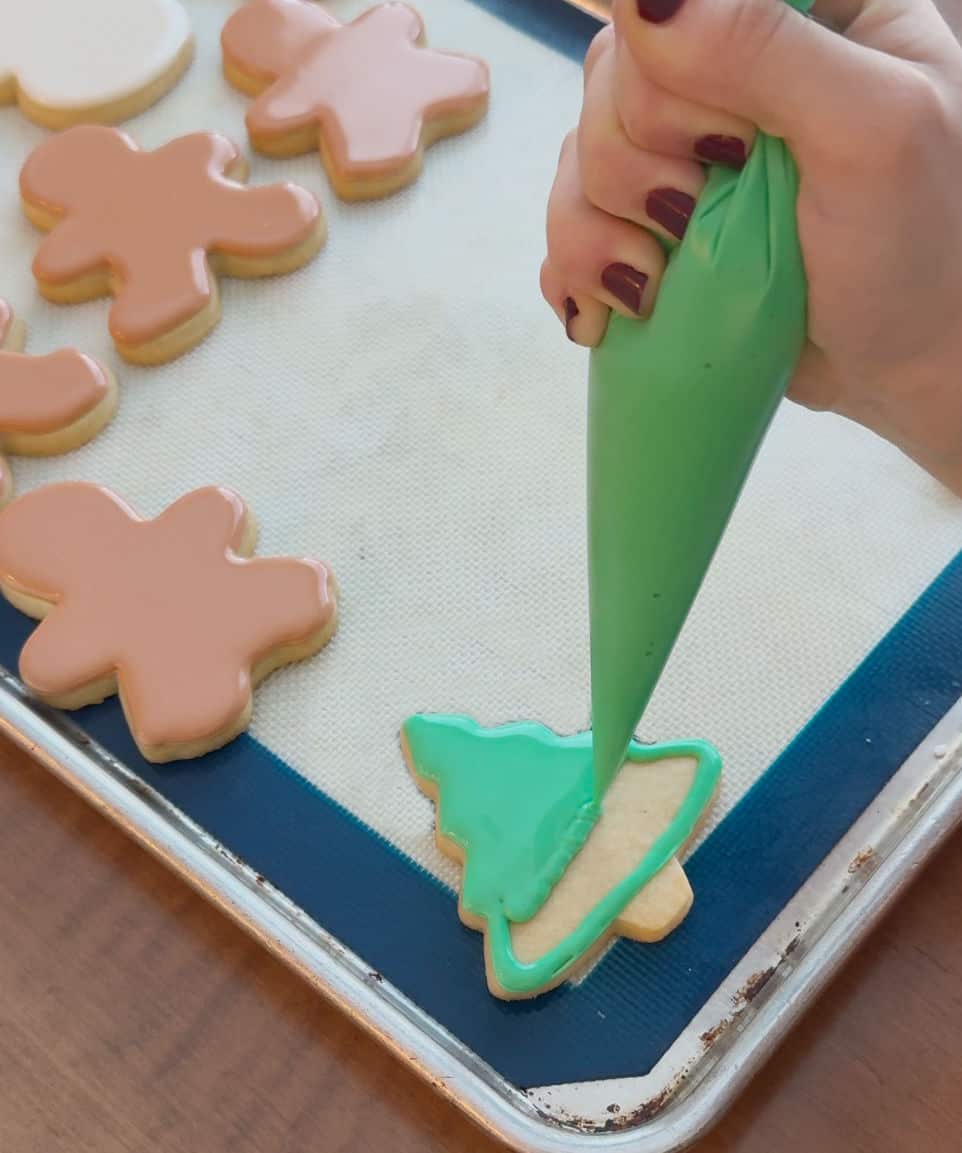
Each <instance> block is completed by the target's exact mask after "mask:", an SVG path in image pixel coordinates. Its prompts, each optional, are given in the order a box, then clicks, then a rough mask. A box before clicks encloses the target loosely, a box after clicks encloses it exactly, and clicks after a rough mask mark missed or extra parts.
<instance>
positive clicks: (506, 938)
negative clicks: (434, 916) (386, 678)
mask: <svg viewBox="0 0 962 1153" xmlns="http://www.w3.org/2000/svg"><path fill="white" fill-rule="evenodd" d="M401 745H402V750H403V752H404V756H405V759H406V760H407V762H408V765H409V767H410V769H411V771H412V772H413V774H414V777H415V780H416V781H417V783H418V785H419V787H420V788H421V789H422V790H423V791H424V792H425V793H426V794H427V795H428V796H429V797H431V798H432V799H433V800H434V801H435V803H436V805H437V814H436V815H437V825H436V832H437V839H438V846H439V847H440V849H441V851H442V852H444V853H445V854H447V855H448V856H450V857H453V858H454V859H455V860H456V861H459V862H460V863H461V864H462V866H463V869H464V872H463V876H462V881H461V892H460V898H459V901H458V912H459V914H460V917H461V920H462V921H464V923H465V924H466V925H469V926H471V928H473V929H477V930H479V931H481V932H483V933H484V935H485V967H486V970H487V978H488V987H489V989H490V990H491V992H492V993H493V994H494V995H495V996H497V997H501V998H504V999H506V1000H513V999H517V998H521V997H534V996H537V994H539V993H543V992H544V991H546V990H547V989H551V988H553V987H554V986H555V985H558V984H560V982H562V981H563V980H565V978H567V977H569V976H571V975H572V974H573V973H576V972H577V971H578V970H579V969H580V968H582V967H584V965H586V964H587V963H588V962H589V961H590V960H591V959H592V958H593V957H594V956H596V955H597V953H598V952H599V951H600V950H601V949H603V948H604V946H605V945H606V944H607V943H608V941H610V940H611V939H612V937H615V936H622V937H630V938H632V939H634V940H637V941H658V940H661V938H662V937H664V936H665V935H666V934H668V933H670V932H671V930H672V929H674V928H675V927H676V926H677V925H678V924H679V923H680V922H681V921H682V920H683V919H684V917H685V915H686V913H687V912H688V910H689V908H690V907H691V902H692V892H691V887H690V886H689V884H688V879H687V878H686V876H685V872H684V870H683V869H682V867H681V865H680V864H679V863H678V860H677V855H678V853H680V852H681V850H682V849H683V848H684V846H685V844H686V842H687V841H688V840H689V839H690V838H691V836H692V834H693V833H694V831H695V829H696V828H697V825H698V823H699V821H700V820H701V818H702V816H703V814H704V812H705V810H706V809H707V807H708V805H709V803H710V802H711V799H712V796H713V795H714V792H715V788H716V786H717V783H718V779H719V774H720V772H721V761H720V758H719V756H718V753H717V752H716V751H715V750H714V749H713V748H712V747H711V745H707V744H705V743H704V742H702V741H685V742H678V743H672V744H666V745H651V746H648V745H640V744H632V746H631V749H630V750H629V756H628V760H627V761H626V762H625V764H624V767H623V768H622V770H621V772H620V774H619V775H618V776H617V778H616V779H615V781H614V783H613V784H612V786H611V788H610V789H609V790H608V792H607V794H606V795H605V797H604V799H603V801H602V802H601V803H600V804H599V803H598V802H596V801H595V800H594V798H593V794H592V789H593V772H592V755H591V734H590V733H581V734H579V735H578V736H574V737H559V736H557V735H556V734H554V733H552V732H551V731H550V730H548V729H546V728H544V727H543V726H541V725H534V724H515V725H505V726H503V727H501V728H495V729H485V728H482V727H481V726H479V725H477V724H475V723H474V721H471V720H469V719H468V718H466V717H453V716H416V717H411V718H410V719H409V720H408V721H407V722H406V723H405V725H404V727H403V729H402V733H401Z"/></svg>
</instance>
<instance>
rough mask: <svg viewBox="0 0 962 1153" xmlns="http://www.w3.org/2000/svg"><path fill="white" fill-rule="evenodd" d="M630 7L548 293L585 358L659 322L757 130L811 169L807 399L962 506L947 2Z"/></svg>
mask: <svg viewBox="0 0 962 1153" xmlns="http://www.w3.org/2000/svg"><path fill="white" fill-rule="evenodd" d="M816 13H817V15H818V16H819V17H820V19H822V20H824V21H826V22H828V23H831V25H832V26H833V29H838V31H835V30H832V29H830V28H829V27H826V26H823V25H822V24H820V23H818V22H816V21H815V20H811V19H806V18H805V17H803V16H801V15H800V14H799V13H797V12H795V11H794V10H792V9H791V8H789V6H788V5H787V4H786V3H784V0H615V11H614V26H613V27H611V28H608V29H605V31H603V32H602V33H601V34H600V35H599V36H598V37H597V38H596V39H595V41H594V43H593V44H592V46H591V48H590V50H589V52H588V56H587V58H586V62H585V97H584V107H583V111H582V116H581V121H580V124H579V126H578V129H577V131H576V132H575V133H573V134H572V135H571V136H569V137H568V138H567V140H566V141H565V144H564V147H563V149H562V153H561V160H560V163H559V169H558V176H557V179H556V181H555V185H554V188H553V190H552V194H551V199H550V203H549V208H548V257H547V259H546V261H545V263H544V266H543V269H542V277H541V281H542V290H543V292H544V295H545V297H546V299H547V300H548V302H549V303H550V304H551V306H552V307H553V308H554V309H555V311H556V312H557V313H558V316H559V318H560V319H561V320H562V321H563V322H564V323H565V326H566V328H567V331H568V335H569V336H570V337H571V338H572V339H573V340H575V341H577V342H578V343H579V344H584V345H595V344H597V343H598V342H599V341H600V340H601V338H602V336H603V335H604V332H605V328H606V325H607V321H608V315H609V311H610V309H612V308H614V309H616V310H617V311H618V312H620V313H622V314H624V315H628V316H631V315H639V316H646V315H648V314H649V313H650V311H651V310H652V308H654V307H656V301H657V292H658V285H659V281H660V279H661V275H662V273H663V271H664V266H665V256H664V251H663V249H662V246H661V245H660V244H659V242H658V240H656V238H655V234H660V235H661V236H662V237H667V238H676V239H677V238H679V237H680V236H681V235H683V233H684V229H685V226H686V224H687V221H688V219H690V216H691V213H692V211H693V209H694V205H695V200H696V199H697V196H698V194H699V193H700V191H701V189H702V187H703V185H704V181H705V172H704V167H703V162H717V163H727V164H729V165H731V166H735V167H738V166H740V165H741V164H743V163H744V161H745V158H746V156H747V155H748V153H749V151H750V149H751V147H752V144H753V141H754V138H755V133H756V127H755V126H758V127H760V128H761V129H763V130H764V131H766V132H768V133H770V134H772V135H775V136H781V137H783V138H784V139H785V140H786V141H787V143H788V145H789V147H790V148H791V151H792V153H793V155H794V157H795V160H796V162H797V164H798V166H799V171H800V176H801V185H800V192H799V200H798V222H799V235H800V240H801V245H802V252H803V256H804V260H805V268H806V273H807V277H808V284H809V332H808V336H809V340H808V344H807V346H806V348H805V350H804V352H803V354H802V357H801V360H800V362H799V365H798V368H797V370H796V373H795V376H794V378H793V380H792V383H791V386H790V389H789V395H790V396H791V397H792V398H793V399H794V400H797V401H799V402H801V403H803V404H806V405H808V406H810V407H812V408H820V409H832V410H834V411H837V412H839V413H841V414H843V415H845V416H848V417H850V418H851V419H853V420H857V421H859V422H860V423H862V424H864V425H866V426H868V427H869V428H872V429H874V430H875V431H876V432H878V433H880V434H881V435H883V436H885V437H887V438H888V439H889V440H891V441H893V442H894V443H895V444H897V445H898V446H899V447H900V448H902V449H903V450H904V451H905V452H906V453H908V454H909V455H910V456H912V457H913V458H914V459H915V460H917V461H918V462H919V463H920V464H922V465H923V467H925V468H927V469H928V470H929V471H930V472H932V473H933V474H934V475H935V476H937V477H939V478H940V479H941V480H942V481H943V482H945V483H946V484H948V485H949V486H950V487H952V488H954V489H955V491H956V492H958V493H959V494H960V495H962V49H960V47H959V44H958V42H957V41H956V39H955V37H954V36H953V34H952V33H951V31H950V30H949V28H948V27H947V25H946V24H945V23H944V22H943V20H942V18H941V16H940V15H939V13H938V12H937V10H936V9H935V7H934V6H933V5H932V3H931V2H930V0H819V3H817V4H816Z"/></svg>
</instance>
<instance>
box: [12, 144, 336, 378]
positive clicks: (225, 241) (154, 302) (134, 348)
mask: <svg viewBox="0 0 962 1153" xmlns="http://www.w3.org/2000/svg"><path fill="white" fill-rule="evenodd" d="M245 171H246V168H245V165H244V162H243V159H242V157H241V155H240V153H239V152H238V151H237V149H236V148H235V146H234V145H233V144H232V143H231V142H230V141H229V140H227V139H226V138H225V137H223V136H218V135H216V134H214V133H209V132H197V133H193V134H192V135H190V136H181V137H179V138H178V139H176V140H172V141H171V142H170V143H169V144H165V145H164V146H163V147H162V148H158V149H156V150H155V151H153V152H146V151H141V149H139V148H138V147H137V145H136V144H135V143H134V142H133V141H132V140H131V139H130V137H129V136H127V135H126V134H125V133H123V132H121V131H120V130H119V129H116V128H104V127H100V126H98V125H81V126H79V127H77V128H71V129H68V131H66V132H61V133H60V134H59V135H57V136H52V137H51V138H50V139H49V140H46V141H44V142H43V143H42V144H40V145H39V146H38V147H37V148H35V149H34V151H33V152H32V153H31V154H30V156H28V157H27V161H26V163H25V164H24V166H23V169H22V171H21V173H20V194H21V198H22V200H23V206H24V211H25V212H26V214H27V216H28V217H29V218H30V220H31V221H32V222H33V223H34V224H35V225H37V227H38V228H42V229H45V230H49V232H50V235H49V236H47V237H45V238H44V239H43V240H42V241H41V243H40V247H39V248H38V250H37V255H36V258H35V259H34V262H33V272H34V276H35V277H36V279H37V283H38V285H39V287H40V291H41V293H42V294H43V295H44V296H45V297H46V298H47V299H48V300H53V301H58V302H61V303H68V304H69V303H75V302H78V301H82V300H90V299H92V298H94V297H98V296H106V295H113V297H114V302H113V305H112V306H111V309H110V333H111V336H112V337H113V339H114V342H115V343H116V345H117V350H118V352H119V353H120V355H121V356H122V357H123V358H124V359H125V360H129V361H133V362H135V363H138V364H159V363H160V362H162V361H165V360H171V359H173V358H174V357H175V356H179V355H180V354H181V353H182V352H186V351H187V349H189V348H192V347H193V346H194V345H195V344H197V343H198V341H200V340H202V339H203V337H204V336H206V334H207V333H208V332H209V331H210V330H211V328H213V327H214V325H215V324H216V323H217V321H218V319H219V318H220V300H219V295H218V292H217V279H216V278H217V274H218V273H220V274H223V275H226V276H245V277H253V276H270V275H273V274H275V273H282V272H290V271H291V270H293V269H295V268H299V267H300V266H301V265H303V264H305V263H306V262H307V261H308V260H310V259H311V258H312V257H313V256H314V255H315V254H316V253H317V251H318V249H319V248H320V247H321V245H322V244H323V242H324V237H325V227H324V217H323V215H322V213H321V209H320V206H319V204H318V203H317V200H316V199H315V198H314V196H313V195H312V194H311V193H310V192H308V191H307V190H306V189H304V188H301V187H299V186H298V185H295V184H271V185H266V186H264V187H260V188H249V187H247V186H245V185H244V184H242V183H240V180H241V179H242V178H243V176H244V174H245Z"/></svg>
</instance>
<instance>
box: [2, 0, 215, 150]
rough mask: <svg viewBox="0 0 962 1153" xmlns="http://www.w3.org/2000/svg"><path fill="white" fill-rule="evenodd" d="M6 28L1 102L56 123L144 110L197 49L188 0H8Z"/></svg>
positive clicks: (43, 121)
mask: <svg viewBox="0 0 962 1153" xmlns="http://www.w3.org/2000/svg"><path fill="white" fill-rule="evenodd" d="M0 26H2V28H3V35H2V36H0V103H4V104H12V103H14V102H15V101H16V103H18V104H19V105H20V107H21V109H22V110H23V111H24V113H25V114H26V115H27V116H29V117H30V119H31V120H35V121H36V122H37V123H38V124H43V125H45V126H46V127H48V128H66V127H67V126H68V125H70V124H79V123H80V122H81V121H86V122H88V123H89V122H91V121H99V122H100V123H102V124H107V123H115V122H116V121H118V120H126V119H128V118H129V117H131V116H136V115H137V114H138V113H140V112H143V110H144V109H145V108H148V107H149V106H150V105H151V104H153V103H154V102H155V101H156V100H159V99H160V97H161V96H163V95H164V93H165V92H167V91H168V90H169V89H170V88H172V87H173V86H174V84H176V83H177V80H178V79H179V78H180V76H181V74H182V73H183V72H184V70H185V69H186V67H187V65H188V64H189V63H190V59H191V55H192V48H193V44H192V40H191V36H190V26H189V24H188V20H187V13H186V11H185V10H184V6H183V5H182V4H181V3H180V0H0Z"/></svg>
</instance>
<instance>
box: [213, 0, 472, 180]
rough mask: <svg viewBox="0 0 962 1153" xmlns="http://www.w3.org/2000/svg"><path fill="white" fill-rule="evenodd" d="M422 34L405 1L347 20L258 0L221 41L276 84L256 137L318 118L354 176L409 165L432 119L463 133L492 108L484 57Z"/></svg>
mask: <svg viewBox="0 0 962 1153" xmlns="http://www.w3.org/2000/svg"><path fill="white" fill-rule="evenodd" d="M423 35H424V28H423V25H422V22H421V17H420V16H419V15H418V13H417V12H415V11H414V9H413V8H409V7H408V6H407V5H406V4H399V3H388V4H380V5H378V6H377V7H376V8H372V9H370V10H369V11H367V12H365V13H363V14H362V15H361V16H359V17H358V18H357V19H356V20H355V21H354V22H353V23H351V24H347V25H343V26H342V25H339V24H338V23H337V21H336V20H334V18H333V17H331V16H330V15H328V14H327V13H326V12H324V11H323V10H322V9H321V8H320V7H318V6H317V5H316V4H315V3H313V2H311V0H249V3H247V4H246V5H245V6H244V7H243V8H241V9H239V10H238V11H237V12H235V13H234V15H233V16H232V17H231V18H230V19H229V20H228V21H227V23H226V25H225V26H224V30H223V33H222V36H221V42H222V46H223V50H224V57H225V61H226V62H227V63H228V65H230V66H232V67H234V68H236V69H238V70H239V71H240V72H241V73H243V74H245V75H246V76H247V77H249V78H250V80H252V81H253V82H255V83H256V84H257V85H258V86H261V87H263V86H266V85H268V84H269V85H270V86H269V87H266V90H264V91H262V92H261V94H260V95H259V96H258V97H257V99H256V100H255V101H254V103H253V104H252V105H251V107H250V109H249V111H248V113H247V127H248V131H249V132H250V134H251V138H252V140H254V141H255V143H257V141H258V139H259V138H260V139H263V140H269V139H270V138H271V137H281V136H284V135H289V134H291V133H297V132H299V131H302V130H303V129H305V128H306V127H308V126H310V125H312V124H316V125H317V127H318V129H319V132H320V136H321V138H322V142H323V145H324V147H325V149H326V152H327V154H328V156H329V158H330V162H331V164H332V165H333V167H334V168H335V170H336V171H338V172H340V173H341V174H342V175H343V176H344V177H345V178H346V179H348V180H350V179H352V178H354V179H363V178H364V177H365V176H371V175H372V174H373V175H377V174H382V173H385V172H391V171H392V170H394V169H398V168H403V167H405V166H406V165H409V164H410V163H411V162H412V160H413V159H414V158H415V157H416V156H417V154H418V151H419V149H420V146H421V143H422V131H423V129H424V127H425V124H426V123H427V122H430V121H439V120H445V119H446V120H449V121H450V122H451V123H452V124H453V125H454V127H453V128H452V129H451V130H453V131H458V130H460V129H461V128H464V127H467V125H468V123H469V122H471V120H472V119H477V118H478V116H480V114H481V113H482V112H483V110H484V107H485V106H486V102H487V95H488V69H487V66H486V65H485V64H484V62H483V61H481V60H477V59H475V58H474V57H469V56H461V55H455V54H453V53H447V52H436V51H433V50H430V49H427V48H423V47H421V46H420V42H421V41H422V40H423ZM472 112H476V113H477V115H475V116H473V117H472V116H471V115H470V114H471V113H472ZM459 119H464V122H463V123H460V124H459V123H458V121H459Z"/></svg>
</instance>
